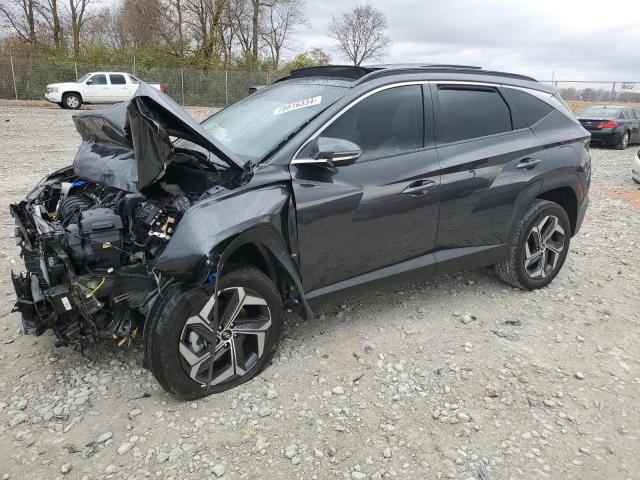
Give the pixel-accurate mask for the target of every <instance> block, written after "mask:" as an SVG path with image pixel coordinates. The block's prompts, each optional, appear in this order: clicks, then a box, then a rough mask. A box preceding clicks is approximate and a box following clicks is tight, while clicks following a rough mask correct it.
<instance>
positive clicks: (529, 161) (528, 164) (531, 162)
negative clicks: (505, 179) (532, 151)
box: [516, 158, 542, 170]
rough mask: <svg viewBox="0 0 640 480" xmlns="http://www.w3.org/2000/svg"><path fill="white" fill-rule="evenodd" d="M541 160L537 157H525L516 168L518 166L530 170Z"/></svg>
mask: <svg viewBox="0 0 640 480" xmlns="http://www.w3.org/2000/svg"><path fill="white" fill-rule="evenodd" d="M541 161H542V160H540V159H539V158H525V159H524V160H521V161H520V162H519V163H518V164H517V165H516V168H520V169H522V170H530V169H532V168H534V167H535V166H536V165H538V164H539V163H540V162H541Z"/></svg>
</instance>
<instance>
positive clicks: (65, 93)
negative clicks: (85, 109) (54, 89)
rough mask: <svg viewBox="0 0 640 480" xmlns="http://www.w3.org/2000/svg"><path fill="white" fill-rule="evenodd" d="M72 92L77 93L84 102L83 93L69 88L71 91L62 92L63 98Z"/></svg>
mask: <svg viewBox="0 0 640 480" xmlns="http://www.w3.org/2000/svg"><path fill="white" fill-rule="evenodd" d="M71 94H73V95H77V96H78V97H80V101H82V102H83V103H84V99H83V98H82V94H81V93H80V92H76V91H74V90H69V91H66V92H64V93H63V94H62V98H63V99H64V97H66V96H67V95H71Z"/></svg>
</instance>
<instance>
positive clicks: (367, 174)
mask: <svg viewBox="0 0 640 480" xmlns="http://www.w3.org/2000/svg"><path fill="white" fill-rule="evenodd" d="M423 88H424V91H423ZM431 105H432V103H431V94H430V90H429V86H428V85H426V86H424V87H423V86H422V85H405V86H397V87H392V88H387V89H384V90H382V91H379V92H377V93H373V94H371V95H369V96H365V98H364V99H362V100H361V101H359V102H358V103H356V104H354V105H352V107H351V108H350V109H349V110H347V111H346V112H345V113H343V114H342V115H341V116H340V117H339V118H337V119H336V120H335V121H334V122H333V123H331V124H330V125H329V126H328V127H327V128H325V129H324V130H323V131H322V132H321V133H320V136H321V137H328V138H341V139H345V140H349V141H351V142H353V143H355V144H357V145H358V146H359V147H360V149H361V150H362V154H361V156H360V158H359V159H358V160H357V161H355V162H354V163H352V164H350V165H337V164H336V165H335V166H333V167H332V166H328V165H326V164H314V163H300V164H297V163H296V162H295V159H294V161H293V162H292V165H291V175H292V179H293V190H294V195H295V201H296V209H297V223H298V244H299V251H300V262H301V265H302V278H303V283H304V287H305V291H307V292H309V291H312V290H317V289H319V288H322V287H326V286H329V285H332V284H335V283H337V282H340V281H343V280H348V279H352V278H354V277H357V276H360V275H364V274H367V273H371V272H375V271H376V270H380V269H382V268H384V267H391V266H393V265H396V264H398V263H400V262H403V261H407V260H412V259H419V258H421V257H423V260H424V258H426V257H432V256H433V255H432V251H433V249H434V246H435V240H436V230H437V223H438V200H437V197H436V194H435V193H434V192H435V191H436V190H437V188H436V187H437V184H438V182H439V174H438V161H437V156H436V151H435V146H434V140H433V138H434V134H433V115H432V106H431ZM425 106H426V113H427V115H426V116H425ZM425 119H426V121H425ZM296 158H297V159H300V158H305V148H303V149H302V150H301V152H300V153H299V154H298V156H297V157H296ZM427 263H429V262H428V261H427Z"/></svg>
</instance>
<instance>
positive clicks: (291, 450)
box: [284, 445, 298, 460]
mask: <svg viewBox="0 0 640 480" xmlns="http://www.w3.org/2000/svg"><path fill="white" fill-rule="evenodd" d="M296 453H298V447H296V446H295V445H287V446H286V447H285V449H284V455H285V457H287V458H288V459H289V460H291V459H292V458H293V457H295V456H296Z"/></svg>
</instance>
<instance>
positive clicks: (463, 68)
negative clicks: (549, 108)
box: [276, 63, 537, 85]
mask: <svg viewBox="0 0 640 480" xmlns="http://www.w3.org/2000/svg"><path fill="white" fill-rule="evenodd" d="M417 71H428V72H431V73H468V74H472V75H486V76H499V77H507V78H512V79H516V80H526V81H530V82H537V80H535V79H534V78H531V77H527V76H526V75H519V74H516V73H505V72H496V71H493V70H483V69H482V67H478V66H473V65H448V64H419V63H408V64H395V65H366V66H354V65H319V66H316V67H307V68H299V69H297V70H291V72H290V73H289V75H288V76H286V77H282V78H280V79H279V80H276V82H279V81H284V80H288V79H291V78H308V77H331V78H344V79H347V80H353V81H355V83H356V85H359V84H361V83H364V82H367V81H369V80H372V79H374V78H379V77H383V76H385V75H392V74H395V73H400V72H407V73H410V72H417Z"/></svg>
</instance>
